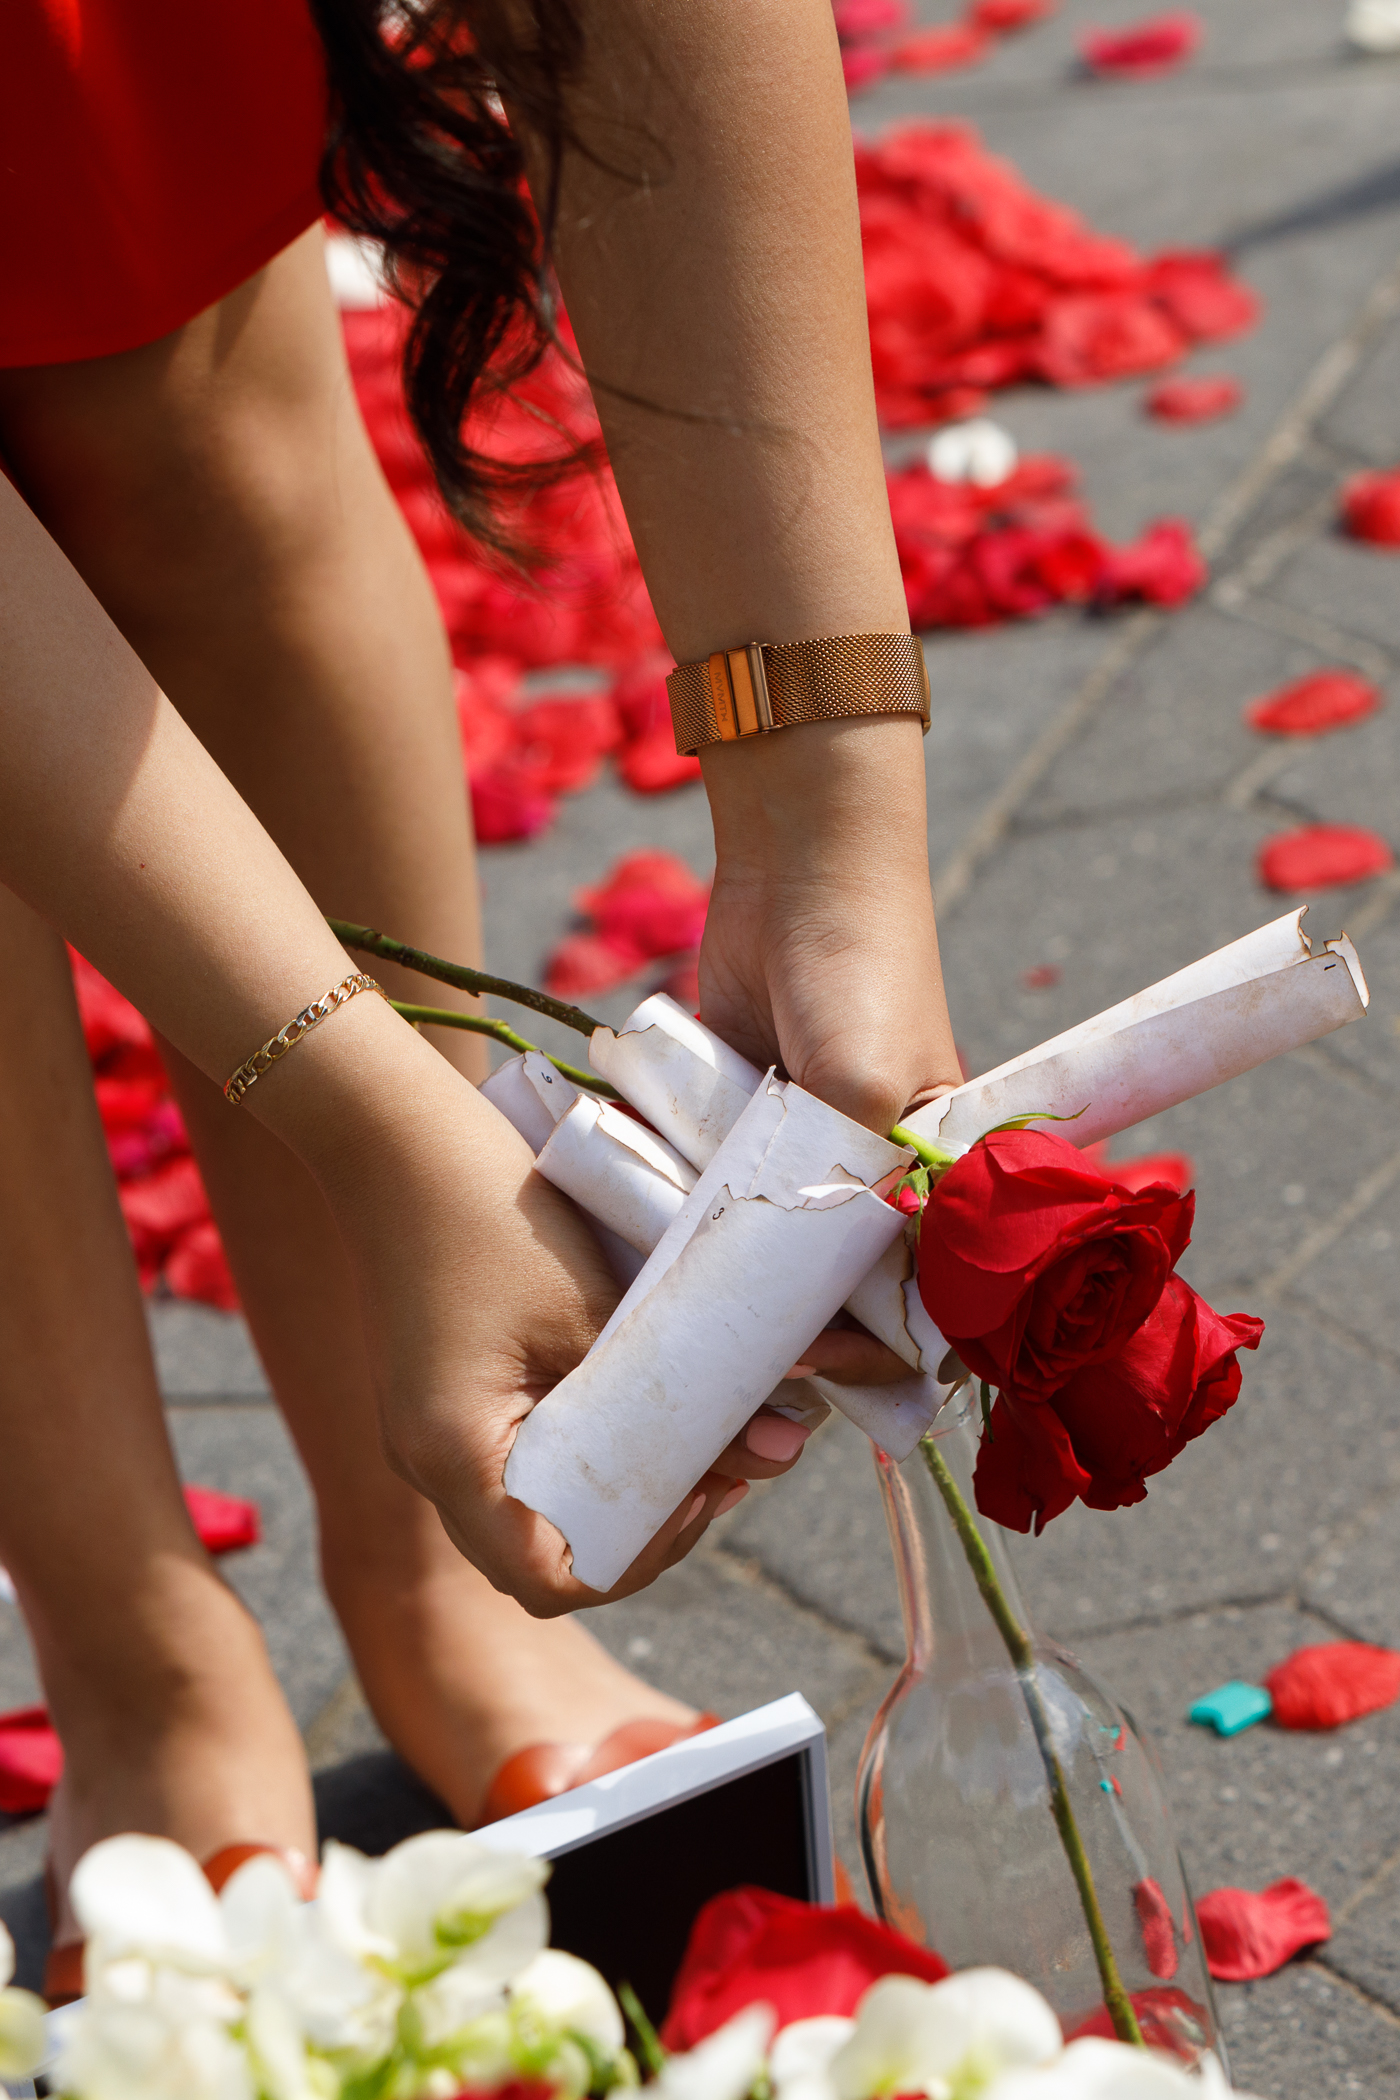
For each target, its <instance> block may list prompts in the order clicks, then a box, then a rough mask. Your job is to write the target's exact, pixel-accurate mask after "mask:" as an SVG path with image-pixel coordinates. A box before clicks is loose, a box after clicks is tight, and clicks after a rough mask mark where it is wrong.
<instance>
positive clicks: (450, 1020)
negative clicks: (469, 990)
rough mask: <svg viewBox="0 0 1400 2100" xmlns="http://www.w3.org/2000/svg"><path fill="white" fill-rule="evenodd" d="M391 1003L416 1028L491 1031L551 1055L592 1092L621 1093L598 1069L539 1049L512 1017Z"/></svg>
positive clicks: (499, 1038)
mask: <svg viewBox="0 0 1400 2100" xmlns="http://www.w3.org/2000/svg"><path fill="white" fill-rule="evenodd" d="M389 1004H390V1006H392V1007H393V1009H394V1012H395V1013H396V1014H402V1015H403V1017H404V1019H405V1021H412V1023H413V1025H414V1027H415V1028H417V1027H419V1026H420V1025H421V1026H423V1027H426V1028H465V1029H467V1030H469V1031H470V1033H471V1034H472V1035H489V1036H492V1037H493V1038H494V1039H495V1041H496V1042H498V1043H506V1044H508V1045H509V1047H510V1048H511V1049H512V1050H538V1051H539V1054H540V1056H541V1057H548V1058H549V1062H550V1063H551V1064H552V1065H553V1067H554V1069H555V1071H556V1072H562V1073H563V1075H564V1077H565V1078H566V1079H572V1080H573V1082H574V1085H575V1086H586V1087H587V1088H588V1089H589V1091H590V1092H591V1093H594V1094H606V1095H608V1096H609V1098H610V1099H611V1100H613V1101H620V1100H621V1098H622V1096H621V1095H620V1094H619V1093H618V1091H617V1088H616V1087H615V1086H609V1085H608V1083H607V1081H606V1080H605V1079H600V1078H599V1077H598V1075H597V1073H596V1072H585V1071H584V1070H583V1068H582V1066H581V1065H571V1064H570V1063H569V1062H568V1060H567V1059H566V1058H562V1057H552V1056H550V1053H549V1051H548V1050H540V1049H539V1045H538V1043H530V1042H527V1041H526V1040H525V1037H524V1036H523V1035H518V1034H517V1033H516V1031H515V1029H513V1028H512V1027H511V1025H510V1023H509V1021H497V1020H494V1019H493V1018H492V1016H491V1015H490V1014H459V1013H458V1012H457V1010H456V1008H455V1007H451V1006H410V1005H409V1004H408V1003H407V1001H406V1000H403V999H391V1000H390V1001H389Z"/></svg>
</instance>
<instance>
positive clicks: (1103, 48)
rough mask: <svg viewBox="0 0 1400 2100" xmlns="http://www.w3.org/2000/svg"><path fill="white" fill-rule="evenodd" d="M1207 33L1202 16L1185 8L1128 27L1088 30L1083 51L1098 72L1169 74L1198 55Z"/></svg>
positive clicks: (1082, 39)
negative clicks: (1171, 70) (1175, 67)
mask: <svg viewBox="0 0 1400 2100" xmlns="http://www.w3.org/2000/svg"><path fill="white" fill-rule="evenodd" d="M1204 32H1205V25H1204V23H1203V22H1202V21H1201V18H1200V16H1199V15H1196V14H1190V13H1187V12H1186V11H1184V10H1183V11H1182V12H1180V13H1176V14H1167V15H1153V16H1151V17H1150V18H1149V19H1147V20H1145V21H1142V22H1135V23H1133V24H1132V26H1131V27H1130V28H1127V29H1091V30H1088V31H1087V32H1086V33H1085V34H1084V35H1083V36H1082V37H1081V38H1080V40H1079V50H1080V55H1081V56H1082V57H1083V59H1084V62H1085V64H1086V65H1087V66H1089V67H1090V68H1091V69H1092V71H1094V72H1095V73H1126V74H1139V75H1141V74H1148V73H1165V72H1168V71H1170V69H1171V68H1172V67H1173V66H1179V65H1184V64H1185V62H1186V60H1187V59H1188V58H1191V57H1192V56H1193V55H1194V53H1195V52H1196V51H1197V49H1198V48H1199V46H1200V42H1201V38H1202V36H1203V34H1204Z"/></svg>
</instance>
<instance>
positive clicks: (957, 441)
mask: <svg viewBox="0 0 1400 2100" xmlns="http://www.w3.org/2000/svg"><path fill="white" fill-rule="evenodd" d="M1018 456H1019V455H1018V454H1017V451H1016V440H1015V439H1014V438H1013V437H1012V435H1011V433H1010V431H1009V430H1003V429H1002V427H1001V425H1000V423H993V422H992V421H991V420H990V418H988V417H986V416H975V417H973V419H972V420H971V421H970V422H967V423H947V424H945V425H944V427H943V429H942V430H938V431H935V432H934V435H933V436H932V437H931V438H930V439H929V447H928V467H929V472H930V474H932V476H933V478H934V480H935V481H947V482H952V483H954V484H956V483H958V482H963V481H970V482H971V483H972V484H973V486H974V487H975V488H979V489H994V488H999V487H1000V485H1001V483H1002V482H1003V481H1005V480H1007V479H1008V478H1009V476H1011V475H1012V474H1014V473H1015V471H1016V461H1017V458H1018Z"/></svg>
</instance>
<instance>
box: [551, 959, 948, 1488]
mask: <svg viewBox="0 0 1400 2100" xmlns="http://www.w3.org/2000/svg"><path fill="white" fill-rule="evenodd" d="M588 1055H589V1061H590V1063H591V1064H592V1065H593V1066H594V1068H595V1070H597V1071H599V1072H601V1073H602V1075H603V1077H604V1078H605V1079H607V1080H608V1082H609V1083H610V1084H611V1085H612V1086H615V1087H616V1088H617V1090H618V1092H619V1093H620V1094H622V1095H624V1096H625V1098H626V1099H627V1100H628V1101H630V1102H631V1104H632V1106H633V1107H634V1108H636V1109H638V1110H640V1112H641V1113H642V1114H643V1115H644V1116H645V1117H646V1118H647V1120H648V1122H650V1123H652V1124H654V1125H655V1127H656V1128H657V1130H659V1131H660V1132H661V1134H662V1136H663V1137H665V1138H667V1139H668V1140H669V1142H670V1143H671V1145H672V1146H674V1148H675V1149H676V1150H677V1151H678V1152H680V1153H681V1154H682V1155H683V1156H684V1157H685V1158H686V1159H688V1160H690V1161H691V1163H692V1164H693V1165H694V1166H697V1167H703V1166H706V1165H708V1163H709V1161H710V1160H711V1159H712V1158H713V1157H714V1153H715V1149H716V1147H717V1146H718V1144H719V1143H720V1142H721V1141H722V1139H723V1138H724V1137H725V1136H726V1135H727V1133H728V1131H729V1130H730V1129H732V1128H733V1125H734V1123H735V1121H737V1119H738V1117H739V1115H740V1113H741V1112H742V1110H743V1109H744V1107H745V1106H746V1105H747V1103H748V1101H749V1100H750V1099H751V1097H752V1095H753V1094H754V1092H755V1090H756V1089H757V1087H758V1083H759V1077H760V1075H759V1073H758V1071H757V1070H756V1069H755V1067H754V1066H753V1065H751V1064H750V1063H749V1062H748V1060H747V1059H746V1058H743V1057H740V1056H739V1054H738V1052H737V1051H734V1050H731V1049H730V1048H729V1045H728V1044H727V1043H724V1042H721V1040H720V1038H719V1037H718V1036H717V1035H713V1034H711V1032H710V1030H709V1029H708V1028H706V1027H705V1026H704V1025H703V1024H702V1023H701V1022H700V1021H697V1020H696V1019H695V1018H694V1017H693V1015H691V1014H688V1013H687V1012H686V1011H685V1008H684V1007H682V1006H678V1005H677V1004H676V1002H675V1000H674V999H669V998H667V996H666V994H665V993H664V992H658V993H656V994H654V996H653V997H652V998H650V999H645V1000H643V1002H642V1004H641V1005H640V1006H639V1007H637V1008H636V1010H635V1012H633V1013H631V1014H629V1015H628V1017H627V1019H626V1020H625V1021H624V1022H623V1024H622V1026H621V1028H620V1029H618V1030H616V1031H614V1030H613V1029H611V1028H600V1029H598V1030H597V1031H596V1033H595V1034H594V1036H593V1038H592V1040H591V1042H590V1045H589V1052H588ZM721 1126H722V1127H721ZM549 1171H550V1170H549V1167H548V1166H547V1165H546V1164H545V1163H544V1161H543V1160H541V1162H540V1172H541V1173H542V1174H549ZM551 1178H552V1177H551ZM561 1186H564V1184H561ZM569 1193H570V1195H573V1196H575V1197H576V1200H577V1201H578V1202H580V1203H581V1204H583V1206H584V1208H585V1209H588V1208H590V1207H591V1206H590V1205H589V1202H588V1199H587V1197H586V1196H584V1195H583V1194H582V1193H581V1192H580V1191H579V1190H577V1189H573V1188H571V1189H570V1190H569ZM891 1262H892V1264H893V1269H894V1271H897V1272H898V1275H899V1277H902V1276H903V1275H904V1274H906V1273H912V1269H911V1264H910V1263H909V1261H908V1260H907V1259H904V1258H902V1257H896V1256H892V1257H891ZM861 1304H862V1306H863V1307H864V1310H862V1309H861V1306H857V1305H856V1304H854V1303H852V1304H851V1305H850V1306H849V1307H848V1308H847V1310H848V1311H849V1312H850V1313H852V1314H853V1316H854V1317H855V1318H856V1319H858V1320H859V1321H860V1322H861V1325H862V1326H864V1327H868V1328H869V1329H870V1332H871V1333H872V1334H874V1335H875V1336H876V1337H877V1339H878V1340H880V1341H882V1342H883V1343H884V1344H885V1346H886V1348H887V1349H892V1350H893V1351H894V1353H895V1355H896V1356H900V1357H902V1358H903V1359H904V1361H905V1362H906V1363H907V1364H908V1365H909V1366H910V1368H911V1370H913V1371H915V1372H916V1373H923V1372H924V1371H927V1370H931V1369H933V1368H936V1366H937V1364H938V1362H939V1361H940V1360H941V1358H942V1356H943V1353H944V1349H945V1347H946V1344H944V1342H943V1340H942V1337H941V1336H940V1335H939V1334H938V1330H937V1329H936V1328H935V1327H934V1325H933V1323H932V1321H931V1320H930V1319H929V1317H928V1315H927V1314H926V1313H925V1312H924V1310H923V1307H922V1306H920V1307H919V1310H918V1313H917V1315H916V1316H915V1326H916V1328H921V1329H922V1334H921V1336H920V1339H916V1338H915V1337H914V1335H912V1334H911V1332H910V1326H909V1321H908V1318H907V1317H906V1313H905V1309H904V1307H903V1305H902V1303H896V1302H895V1301H893V1300H891V1299H890V1296H889V1292H888V1290H887V1289H886V1288H885V1287H884V1286H879V1285H877V1286H876V1287H875V1288H872V1289H871V1290H869V1291H867V1292H866V1293H865V1294H864V1296H863V1298H862V1301H861ZM807 1339H808V1340H809V1341H810V1340H811V1336H810V1335H809V1336H808V1337H807ZM921 1340H923V1341H925V1342H927V1344H928V1346H927V1347H925V1348H921V1346H920V1342H921ZM935 1344H936V1354H935V1355H934V1356H933V1362H932V1363H929V1362H928V1361H927V1357H928V1355H929V1352H930V1350H931V1349H933V1347H934V1345H935ZM813 1383H814V1384H817V1385H819V1386H820V1388H821V1391H822V1394H823V1397H824V1398H825V1399H827V1400H829V1401H831V1402H832V1403H833V1404H834V1405H835V1406H837V1407H840V1408H841V1409H842V1410H843V1411H844V1412H845V1413H847V1414H849V1415H850V1416H851V1419H852V1420H853V1421H857V1420H859V1421H860V1423H861V1427H862V1428H865V1427H866V1426H867V1424H866V1422H865V1421H864V1420H861V1417H860V1415H858V1414H857V1413H856V1408H857V1407H858V1406H859V1404H860V1403H859V1401H858V1399H856V1398H854V1397H852V1398H851V1399H850V1400H849V1401H848V1399H847V1397H846V1393H847V1392H848V1391H849V1392H850V1393H851V1394H852V1395H854V1392H855V1389H854V1388H850V1389H843V1388H839V1387H836V1386H833V1385H831V1384H830V1383H829V1382H828V1381H827V1380H826V1379H819V1380H814V1381H813ZM865 1390H866V1392H867V1393H868V1392H870V1391H872V1390H874V1389H873V1388H866V1389H865ZM879 1390H880V1391H881V1392H882V1393H885V1394H890V1393H899V1394H900V1397H901V1404H902V1409H903V1412H904V1414H906V1415H907V1416H908V1420H909V1421H910V1423H911V1424H912V1422H913V1421H914V1419H915V1417H916V1415H918V1414H919V1413H920V1412H921V1413H922V1416H923V1428H927V1426H928V1422H929V1419H930V1418H931V1416H932V1413H933V1410H934V1408H936V1407H937V1405H938V1403H939V1399H940V1397H941V1393H935V1392H934V1390H933V1389H932V1388H925V1389H924V1391H923V1392H922V1394H921V1395H918V1396H916V1395H914V1394H913V1393H910V1392H905V1391H903V1389H902V1388H901V1387H892V1386H886V1387H881V1388H879ZM884 1409H885V1403H882V1404H881V1407H880V1409H879V1410H878V1412H880V1413H882V1414H883V1412H884ZM923 1428H921V1429H919V1430H917V1431H916V1432H915V1433H914V1434H913V1436H912V1438H911V1440H910V1442H909V1443H908V1445H907V1447H906V1448H905V1449H903V1450H896V1449H895V1448H894V1446H893V1445H887V1444H885V1442H884V1439H883V1438H882V1437H879V1436H877V1437H876V1439H875V1440H876V1442H877V1443H879V1444H880V1445H881V1447H882V1448H883V1449H887V1450H889V1453H890V1456H891V1457H892V1458H907V1457H908V1455H909V1452H910V1451H912V1450H913V1448H914V1445H915V1444H916V1443H917V1442H918V1440H919V1437H920V1436H921V1435H922V1434H923ZM871 1433H872V1434H873V1432H871ZM897 1441H902V1439H897Z"/></svg>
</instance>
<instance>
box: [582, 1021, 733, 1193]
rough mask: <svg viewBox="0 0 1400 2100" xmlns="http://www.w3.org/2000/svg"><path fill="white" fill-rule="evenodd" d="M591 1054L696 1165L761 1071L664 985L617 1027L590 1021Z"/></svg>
mask: <svg viewBox="0 0 1400 2100" xmlns="http://www.w3.org/2000/svg"><path fill="white" fill-rule="evenodd" d="M588 1061H589V1063H590V1064H591V1065H592V1067H593V1069H594V1071H595V1072H601V1073H602V1075H603V1077H604V1079H606V1080H607V1082H608V1084H609V1085H610V1086H615V1087H616V1088H617V1091H618V1092H619V1094H621V1095H622V1097H623V1099H624V1100H625V1101H630V1102H631V1104H632V1106H633V1108H635V1109H638V1110H640V1112H641V1113H642V1115H644V1116H645V1117H646V1119H647V1121H648V1123H650V1124H651V1125H652V1127H653V1129H655V1130H659V1131H660V1132H661V1135H662V1136H663V1137H664V1138H665V1139H666V1140H667V1141H668V1142H669V1143H670V1144H672V1145H674V1146H675V1148H676V1150H677V1152H679V1153H680V1154H681V1155H682V1156H683V1157H684V1158H686V1159H688V1160H689V1161H690V1163H691V1165H692V1166H693V1167H707V1166H708V1165H709V1164H710V1161H711V1160H712V1159H713V1158H714V1156H715V1154H716V1152H718V1150H719V1148H720V1146H721V1144H722V1143H723V1142H724V1140H725V1138H726V1137H727V1136H728V1135H729V1132H730V1131H731V1130H732V1129H733V1128H734V1125H735V1124H736V1123H737V1122H738V1120H739V1117H740V1115H741V1114H742V1113H743V1111H744V1109H745V1108H746V1107H747V1106H748V1104H749V1101H750V1099H751V1098H752V1096H753V1094H754V1093H755V1092H756V1091H757V1088H758V1083H759V1080H760V1079H761V1077H762V1074H761V1073H760V1072H759V1070H758V1069H757V1067H756V1066H754V1065H751V1064H750V1063H749V1061H748V1059H747V1058H746V1057H740V1055H739V1053H738V1051H737V1050H731V1049H730V1047H729V1045H728V1043H725V1042H721V1040H720V1038H719V1037H718V1036H717V1035H713V1034H712V1033H711V1032H710V1030H709V1029H708V1028H705V1027H702V1025H701V1023H700V1022H699V1021H697V1020H696V1019H695V1017H694V1015H693V1014H688V1013H687V1012H686V1010H685V1008H684V1007H683V1006H677V1004H676V1002H675V1000H674V999H668V998H667V996H666V994H665V993H664V992H657V993H655V994H654V995H653V996H652V997H651V998H650V999H644V1000H643V1001H642V1003H641V1005H640V1006H639V1007H637V1008H636V1010H635V1012H633V1013H631V1014H629V1015H628V1017H627V1019H626V1020H625V1021H624V1022H623V1024H622V1027H621V1028H620V1029H619V1030H617V1031H616V1033H614V1031H613V1030H612V1029H611V1028H598V1029H595V1030H594V1032H593V1035H592V1037H591V1039H590V1041H589V1045H588Z"/></svg>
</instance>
